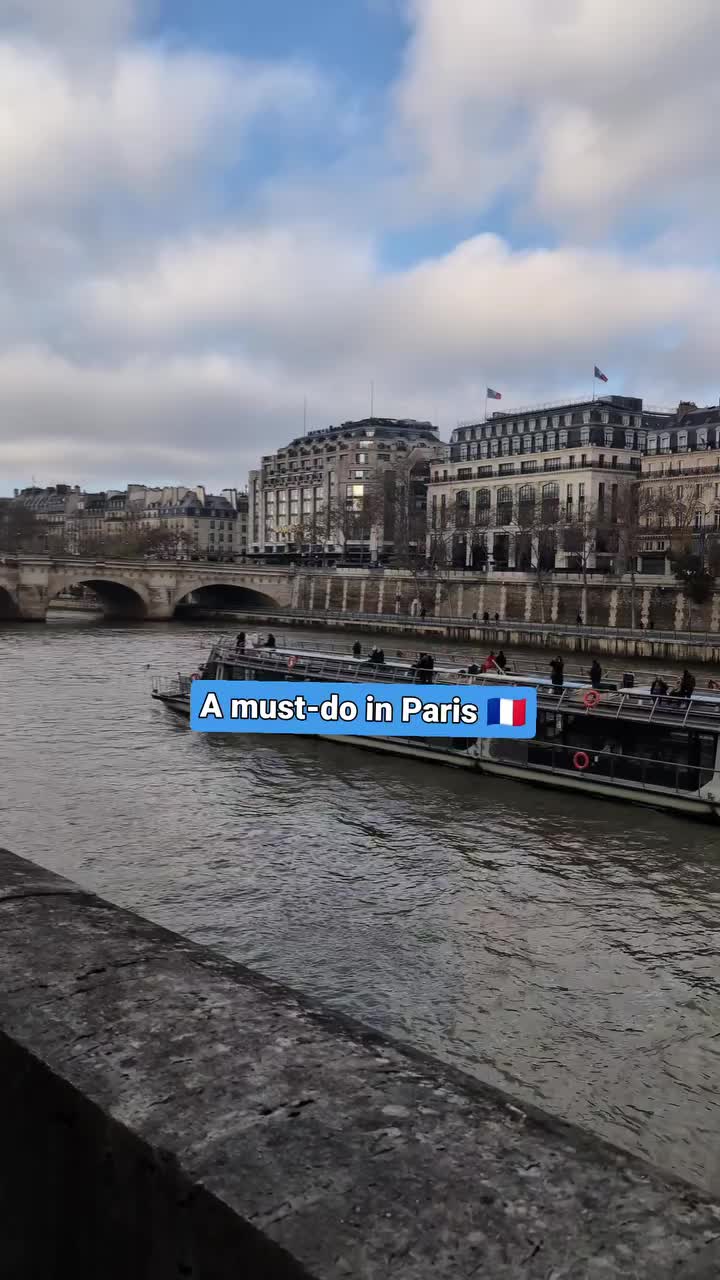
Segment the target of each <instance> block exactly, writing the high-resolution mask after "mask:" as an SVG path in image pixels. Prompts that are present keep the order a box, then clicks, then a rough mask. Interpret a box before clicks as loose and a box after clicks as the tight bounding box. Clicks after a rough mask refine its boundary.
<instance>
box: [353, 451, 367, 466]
mask: <svg viewBox="0 0 720 1280" xmlns="http://www.w3.org/2000/svg"><path fill="white" fill-rule="evenodd" d="M367 460H368V455H367V454H366V453H356V454H355V461H356V462H357V463H359V464H360V465H361V466H363V465H364V464H365V463H367Z"/></svg>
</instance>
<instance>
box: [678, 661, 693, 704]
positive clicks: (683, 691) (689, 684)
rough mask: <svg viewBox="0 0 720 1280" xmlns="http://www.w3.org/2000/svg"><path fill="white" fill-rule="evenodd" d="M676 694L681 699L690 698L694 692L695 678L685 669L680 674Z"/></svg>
mask: <svg viewBox="0 0 720 1280" xmlns="http://www.w3.org/2000/svg"><path fill="white" fill-rule="evenodd" d="M678 692H679V694H680V697H681V698H692V696H693V693H694V692H695V677H694V675H692V674H691V673H690V672H689V671H688V669H687V667H686V668H685V670H684V671H683V673H682V680H681V681H680V688H679V690H678Z"/></svg>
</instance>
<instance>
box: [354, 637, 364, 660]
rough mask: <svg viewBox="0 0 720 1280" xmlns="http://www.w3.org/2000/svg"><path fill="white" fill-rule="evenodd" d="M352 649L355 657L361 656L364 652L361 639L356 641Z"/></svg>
mask: <svg viewBox="0 0 720 1280" xmlns="http://www.w3.org/2000/svg"><path fill="white" fill-rule="evenodd" d="M352 651H353V658H359V657H360V654H361V653H362V645H361V643H360V641H359V640H356V641H355V643H354V645H353V647H352Z"/></svg>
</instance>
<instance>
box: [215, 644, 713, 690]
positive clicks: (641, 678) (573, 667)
mask: <svg viewBox="0 0 720 1280" xmlns="http://www.w3.org/2000/svg"><path fill="white" fill-rule="evenodd" d="M216 643H218V644H221V645H223V646H224V647H227V648H229V649H233V650H234V646H235V641H234V639H233V638H231V637H230V636H229V635H227V634H226V635H222V636H220V637H219V639H218V641H217V642H216ZM321 643H322V651H323V652H324V653H329V654H337V655H338V656H340V655H345V656H348V657H349V651H350V643H349V641H346V642H345V643H344V644H342V643H340V644H338V643H337V642H334V641H327V640H325V639H324V638H323V640H322V642H321ZM275 645H276V648H278V649H283V650H285V651H286V652H290V653H294V652H298V653H308V652H310V653H317V652H318V641H312V640H301V639H298V638H297V636H294V635H285V634H282V635H277V634H276V636H275ZM246 651H247V652H248V653H257V652H263V653H264V652H266V650H265V647H264V646H256V647H253V646H251V645H248V647H247V650H246ZM369 652H370V648H369V647H368V653H369ZM420 652H424V650H423V647H422V645H417V646H416V645H410V646H409V647H408V648H407V649H403V650H399V651H398V652H396V653H392V652H388V655H387V658H388V662H389V663H394V662H397V661H408V660H409V659H410V658H411V657H412V656H414V655H415V654H416V653H420ZM482 652H483V653H485V652H486V649H483V650H482ZM432 656H433V658H434V660H435V665H436V667H438V666H447V667H450V668H452V669H453V670H458V669H460V668H462V667H467V666H469V665H470V664H471V663H473V662H478V661H479V660H480V659H479V654H478V652H477V651H475V652H472V651H469V650H465V649H457V650H448V649H436V648H433V650H432ZM362 657H363V655H361V658H362ZM364 660H365V661H367V655H365V658H364ZM483 660H484V659H483ZM507 670H508V672H509V673H510V674H512V675H519V676H536V677H537V675H538V673H537V663H533V662H532V661H531V660H529V659H524V658H517V657H516V656H515V655H513V656H512V657H511V659H510V661H509V662H508V667H507ZM626 673H628V674H631V675H632V678H633V682H634V684H635V685H638V684H641V685H642V684H647V685H651V684H652V682H653V680H655V679H656V678H657V677H658V676H661V677H662V678H663V679H664V680H665V681H666V683H668V684H670V685H672V682H673V681H677V679H678V675H677V673H676V672H672V671H670V670H669V669H668V670H667V671H666V670H662V669H660V668H659V667H656V668H655V669H654V670H652V671H650V670H645V669H643V668H638V667H633V668H632V669H629V668H628V666H627V665H624V666H623V667H622V668H616V667H615V666H612V667H610V666H608V667H603V677H602V683H603V684H617V685H622V681H623V678H624V676H625V674H626ZM493 674H494V675H499V674H501V670H500V668H499V667H497V668H496V671H495V672H494V673H493ZM538 678H541V677H538ZM548 679H549V677H548ZM565 679H566V680H582V681H584V682H586V683H588V684H589V683H590V665H589V661H588V662H587V663H586V664H585V665H581V664H576V663H572V662H570V663H567V662H566V663H565ZM718 682H719V683H720V679H719V681H718Z"/></svg>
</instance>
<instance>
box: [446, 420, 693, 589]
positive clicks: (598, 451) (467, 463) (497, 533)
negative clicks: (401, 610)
mask: <svg viewBox="0 0 720 1280" xmlns="http://www.w3.org/2000/svg"><path fill="white" fill-rule="evenodd" d="M671 420H672V415H671V414H669V413H665V412H662V411H646V410H645V409H644V408H643V402H642V400H641V399H637V398H635V397H630V396H615V395H608V396H602V397H600V398H598V399H596V400H581V401H573V402H565V403H560V404H544V405H537V406H535V407H533V408H528V409H520V410H514V411H512V412H499V413H493V414H492V416H491V417H490V418H489V419H487V420H486V421H484V422H478V423H464V424H462V425H461V426H459V427H458V428H457V429H456V430H455V431H454V432H453V434H452V438H451V443H450V449H449V457H448V459H447V461H446V462H443V463H442V464H438V463H435V464H434V465H433V467H432V478H431V482H430V486H429V490H428V538H427V554H428V558H429V559H430V560H431V561H433V562H435V563H445V564H452V565H455V566H457V567H461V566H471V567H474V568H480V569H487V570H488V571H490V572H505V571H507V570H510V569H518V570H529V569H530V568H531V567H534V566H537V564H538V562H539V561H540V562H541V564H542V567H543V568H546V569H548V570H552V569H578V568H581V567H584V568H587V569H598V570H603V569H604V570H610V569H611V568H612V567H613V566H614V563H615V558H616V556H617V554H618V539H617V533H616V531H614V528H613V527H614V526H616V525H617V521H618V517H619V514H620V513H621V512H622V510H623V506H624V503H625V502H626V499H627V494H628V492H629V491H630V490H631V489H632V488H633V486H635V485H636V484H637V481H638V479H639V477H640V473H641V463H642V457H643V454H644V451H645V447H646V441H647V437H648V434H649V433H653V434H655V435H657V434H658V433H659V432H661V431H662V430H664V428H665V426H666V425H667V423H668V422H670V421H671Z"/></svg>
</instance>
